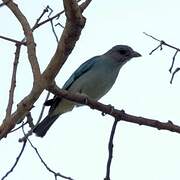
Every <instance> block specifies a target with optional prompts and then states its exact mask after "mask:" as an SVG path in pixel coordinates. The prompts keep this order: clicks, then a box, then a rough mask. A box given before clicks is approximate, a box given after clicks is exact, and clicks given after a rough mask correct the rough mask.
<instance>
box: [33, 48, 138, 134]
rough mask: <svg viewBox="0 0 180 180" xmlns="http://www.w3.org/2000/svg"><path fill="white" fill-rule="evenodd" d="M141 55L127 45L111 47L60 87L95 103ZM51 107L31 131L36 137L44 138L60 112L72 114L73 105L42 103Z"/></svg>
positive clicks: (56, 100)
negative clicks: (120, 73)
mask: <svg viewBox="0 0 180 180" xmlns="http://www.w3.org/2000/svg"><path fill="white" fill-rule="evenodd" d="M140 56H141V54H139V53H138V52H136V51H134V50H133V49H132V48H131V47H129V46H126V45H117V46H114V47H112V48H111V49H110V50H109V51H107V52H106V53H104V54H102V55H100V56H95V57H93V58H91V59H89V60H88V61H86V62H84V63H83V64H82V65H80V66H79V68H78V69H77V70H76V71H75V72H74V73H73V74H72V75H71V76H70V78H69V79H68V80H67V81H66V83H65V84H64V86H63V88H62V89H64V90H67V91H69V92H71V93H80V94H83V95H86V96H88V97H90V98H92V99H94V100H99V99H100V98H101V97H103V96H104V95H105V94H106V93H107V92H108V91H109V90H110V89H111V87H112V86H113V84H114V83H115V81H116V78H117V76H118V74H119V71H120V69H121V67H122V66H123V65H124V64H125V63H126V62H128V61H129V60H130V59H132V58H134V57H140ZM45 105H46V106H50V109H49V113H48V115H47V116H46V117H45V118H44V119H43V120H42V122H40V123H39V124H38V125H37V127H35V129H34V133H35V134H36V135H37V136H40V137H43V136H44V135H45V134H46V133H47V131H48V129H49V128H50V127H51V125H52V124H53V123H54V122H55V121H56V119H57V118H58V117H59V116H60V115H61V114H63V113H66V112H68V111H72V109H73V108H74V107H75V106H80V104H77V103H75V102H72V101H69V100H66V99H64V98H61V97H58V96H54V98H53V99H51V100H48V101H46V102H45Z"/></svg>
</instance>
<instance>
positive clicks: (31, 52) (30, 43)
mask: <svg viewBox="0 0 180 180" xmlns="http://www.w3.org/2000/svg"><path fill="white" fill-rule="evenodd" d="M3 2H4V3H6V0H3ZM6 5H7V7H8V8H9V9H10V10H11V11H12V13H13V14H14V15H15V16H16V18H17V19H18V21H19V22H20V24H21V26H22V28H23V31H24V34H25V37H26V41H27V43H26V44H27V52H28V59H29V62H30V64H31V68H32V72H33V77H34V81H37V80H38V79H39V78H40V74H41V73H40V67H39V64H38V61H37V57H36V49H35V42H34V37H33V34H32V30H31V27H30V25H29V23H28V21H27V19H26V17H25V16H24V15H23V13H22V12H21V10H20V9H19V8H18V6H17V4H15V3H14V2H13V1H9V2H8V3H7V4H6Z"/></svg>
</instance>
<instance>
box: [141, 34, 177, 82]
mask: <svg viewBox="0 0 180 180" xmlns="http://www.w3.org/2000/svg"><path fill="white" fill-rule="evenodd" d="M143 33H144V34H145V35H146V36H148V37H150V38H152V39H154V40H155V41H158V42H160V44H159V45H158V46H157V47H156V48H155V49H153V50H152V51H151V52H150V53H149V55H151V54H152V53H153V52H155V51H156V50H158V49H160V50H162V46H163V45H164V46H167V47H169V48H171V49H174V50H176V52H175V53H174V56H173V57H172V63H171V67H170V68H169V72H170V73H172V69H173V66H174V62H175V59H176V56H177V54H178V52H179V51H180V48H177V47H175V46H172V45H170V44H168V43H166V42H165V41H163V40H159V39H157V38H155V37H154V36H152V35H150V34H147V33H145V32H143ZM179 70H180V68H179V67H177V68H176V69H175V70H174V71H173V73H172V76H171V80H170V83H171V84H172V82H173V79H174V76H175V74H176V73H177V72H178V71H179Z"/></svg>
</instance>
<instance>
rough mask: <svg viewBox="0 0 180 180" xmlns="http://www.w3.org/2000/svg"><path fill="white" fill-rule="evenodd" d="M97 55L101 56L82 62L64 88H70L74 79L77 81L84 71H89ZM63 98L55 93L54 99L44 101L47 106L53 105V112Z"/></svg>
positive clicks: (51, 109) (51, 108)
mask: <svg viewBox="0 0 180 180" xmlns="http://www.w3.org/2000/svg"><path fill="white" fill-rule="evenodd" d="M97 57H99V56H95V57H93V58H91V59H89V60H87V61H86V62H84V63H83V64H81V65H80V66H79V68H78V69H77V70H76V71H75V72H74V73H73V74H72V75H71V76H70V78H69V79H68V80H67V81H66V83H65V84H64V86H63V89H64V90H68V89H69V88H70V87H71V85H72V84H73V82H74V81H76V80H77V79H78V78H79V77H80V76H82V75H83V74H84V73H86V72H87V71H89V70H90V69H91V68H92V66H93V65H94V64H95V63H96V61H97ZM61 99H62V98H61V97H58V96H56V95H55V96H54V98H53V99H50V100H47V101H46V102H45V103H44V105H45V106H51V107H50V111H49V112H52V111H53V110H54V109H55V108H56V107H57V106H58V104H59V103H60V101H61Z"/></svg>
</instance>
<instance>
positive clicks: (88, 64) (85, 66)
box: [63, 56, 98, 90]
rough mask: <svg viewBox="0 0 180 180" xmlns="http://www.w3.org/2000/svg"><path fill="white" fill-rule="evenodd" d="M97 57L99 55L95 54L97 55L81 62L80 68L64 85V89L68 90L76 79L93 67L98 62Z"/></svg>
mask: <svg viewBox="0 0 180 180" xmlns="http://www.w3.org/2000/svg"><path fill="white" fill-rule="evenodd" d="M97 57H98V56H95V57H93V58H91V59H89V60H87V61H86V62H84V63H83V64H81V65H80V66H79V68H78V69H77V70H76V71H75V72H74V73H73V74H72V75H71V76H70V78H69V79H68V80H67V81H66V83H65V84H64V86H63V89H65V90H68V89H69V88H70V86H71V85H72V84H73V82H74V81H76V80H77V79H78V78H79V77H80V76H82V75H83V74H84V73H86V72H87V71H89V70H90V69H91V68H92V66H93V65H94V64H95V63H96V61H97Z"/></svg>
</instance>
